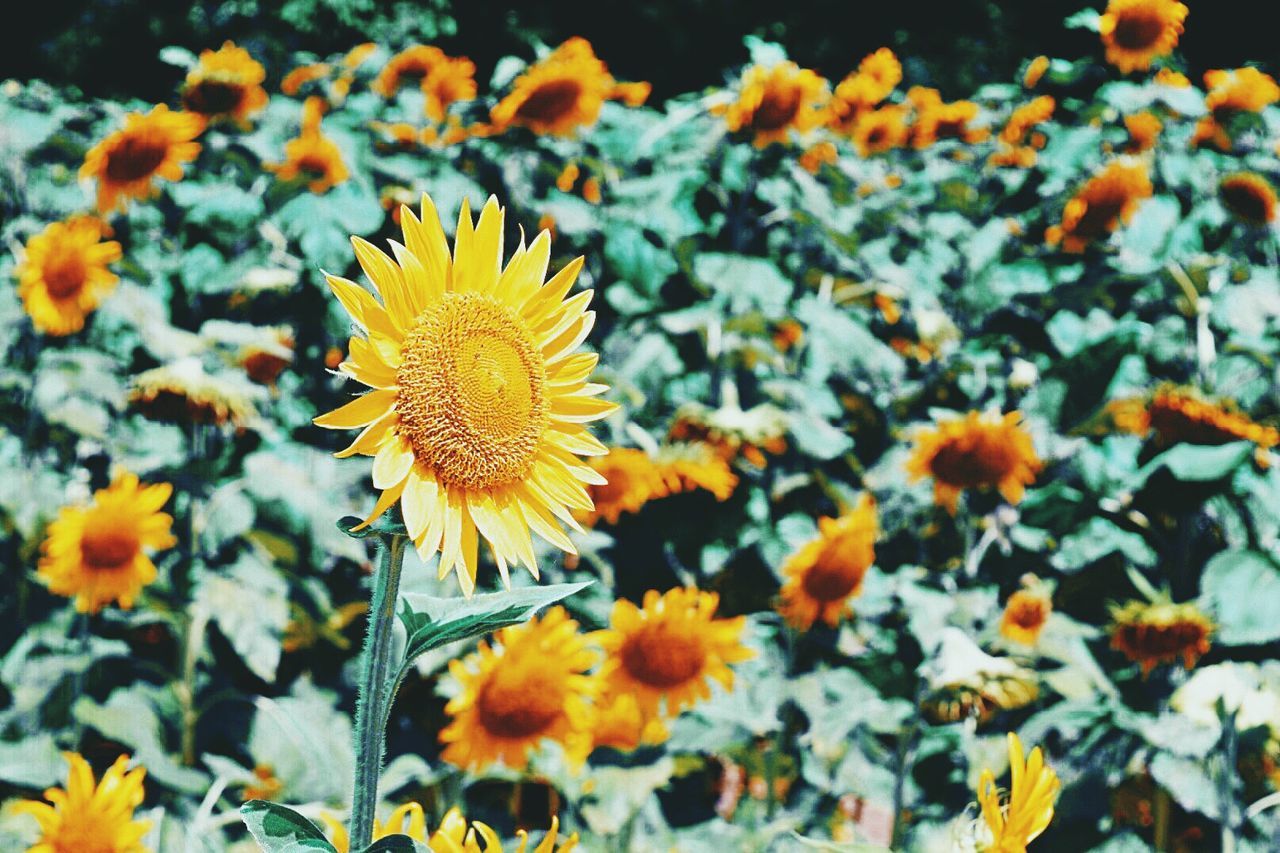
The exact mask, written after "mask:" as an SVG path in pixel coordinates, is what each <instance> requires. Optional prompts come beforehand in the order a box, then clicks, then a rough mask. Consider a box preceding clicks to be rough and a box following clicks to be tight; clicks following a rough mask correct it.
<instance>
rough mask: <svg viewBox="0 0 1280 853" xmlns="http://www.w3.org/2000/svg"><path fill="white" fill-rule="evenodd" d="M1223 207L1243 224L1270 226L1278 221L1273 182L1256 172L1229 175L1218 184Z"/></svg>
mask: <svg viewBox="0 0 1280 853" xmlns="http://www.w3.org/2000/svg"><path fill="white" fill-rule="evenodd" d="M1218 198H1220V199H1222V206H1223V207H1225V208H1226V209H1227V210H1228V211H1230V212H1231V213H1232V214H1234V215H1235V217H1236V218H1237V219H1239V220H1241V221H1242V222H1247V223H1248V224H1250V225H1259V226H1261V225H1269V224H1270V223H1272V222H1274V221H1275V219H1276V191H1275V188H1273V187H1272V186H1271V182H1270V181H1268V180H1267V179H1266V178H1264V177H1262V175H1259V174H1257V173H1256V172H1237V173H1235V174H1233V175H1227V176H1226V177H1225V178H1223V179H1222V182H1221V183H1220V184H1218Z"/></svg>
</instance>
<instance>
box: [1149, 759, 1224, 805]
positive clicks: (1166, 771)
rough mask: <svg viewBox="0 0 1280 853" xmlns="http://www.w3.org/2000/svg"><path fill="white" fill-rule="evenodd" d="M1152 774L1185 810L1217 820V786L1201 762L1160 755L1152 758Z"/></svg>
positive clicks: (1206, 766) (1206, 767)
mask: <svg viewBox="0 0 1280 853" xmlns="http://www.w3.org/2000/svg"><path fill="white" fill-rule="evenodd" d="M1150 769H1151V775H1152V776H1154V777H1155V780H1156V782H1157V784H1159V785H1160V787H1162V788H1164V789H1165V790H1166V791H1168V792H1169V793H1170V795H1172V796H1173V799H1174V800H1175V801H1176V802H1177V803H1178V805H1180V806H1182V807H1183V808H1184V809H1186V810H1187V811H1193V812H1200V813H1201V814H1202V815H1204V816H1206V817H1209V818H1216V817H1218V814H1219V812H1220V806H1219V797H1218V785H1217V783H1216V782H1215V781H1214V779H1213V776H1212V775H1211V773H1210V771H1209V766H1208V765H1207V764H1206V763H1205V762H1203V761H1197V760H1195V759H1192V758H1179V757H1177V756H1175V755H1170V754H1169V753H1167V752H1161V753H1158V754H1157V755H1156V757H1155V758H1153V759H1151V765H1150Z"/></svg>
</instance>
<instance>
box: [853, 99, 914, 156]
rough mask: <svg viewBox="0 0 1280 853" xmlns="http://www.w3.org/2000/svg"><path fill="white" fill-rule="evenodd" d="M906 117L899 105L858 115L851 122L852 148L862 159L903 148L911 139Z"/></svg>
mask: <svg viewBox="0 0 1280 853" xmlns="http://www.w3.org/2000/svg"><path fill="white" fill-rule="evenodd" d="M907 115H908V110H907V108H906V107H904V106H902V105H900V104H889V105H888V106H884V107H880V108H878V109H874V110H866V111H865V112H862V113H859V114H858V117H857V118H856V119H854V121H853V131H852V133H853V147H854V148H856V149H858V153H859V154H860V155H862V156H863V157H870V156H871V155H873V154H883V153H884V152H886V151H892V150H893V149H894V148H901V147H903V146H904V145H906V144H907V141H908V140H909V139H910V138H911V127H910V125H908V124H907Z"/></svg>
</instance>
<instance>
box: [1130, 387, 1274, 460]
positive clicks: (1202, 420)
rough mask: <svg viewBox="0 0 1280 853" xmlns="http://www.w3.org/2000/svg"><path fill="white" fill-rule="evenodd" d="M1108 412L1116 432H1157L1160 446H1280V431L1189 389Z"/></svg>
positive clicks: (1164, 389)
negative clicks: (1240, 444) (1238, 444)
mask: <svg viewBox="0 0 1280 853" xmlns="http://www.w3.org/2000/svg"><path fill="white" fill-rule="evenodd" d="M1107 409H1108V412H1109V414H1110V415H1111V418H1112V420H1113V422H1114V423H1115V425H1116V428H1117V429H1120V430H1121V431H1123V432H1129V433H1133V434H1135V435H1142V436H1145V435H1147V434H1148V433H1150V432H1152V431H1154V432H1155V438H1156V444H1158V445H1159V446H1161V447H1169V446H1171V445H1174V444H1178V443H1180V442H1185V443H1187V444H1207V445H1220V444H1228V443H1230V442H1233V441H1252V442H1253V443H1254V444H1256V445H1258V446H1259V447H1262V448H1272V447H1275V446H1276V445H1277V444H1280V430H1276V429H1275V428H1274V427H1269V426H1264V425H1263V424H1259V423H1255V422H1254V421H1253V420H1252V419H1250V418H1249V416H1248V415H1245V414H1243V413H1241V412H1239V411H1237V410H1236V409H1235V408H1234V407H1233V406H1232V405H1231V404H1229V403H1214V402H1210V401H1208V400H1205V399H1203V398H1202V397H1201V396H1200V395H1199V394H1198V393H1197V392H1196V391H1195V390H1193V389H1190V388H1179V387H1177V386H1165V387H1161V388H1159V389H1157V390H1156V391H1155V393H1154V394H1152V395H1151V399H1150V400H1149V401H1145V402H1144V401H1143V400H1141V399H1137V400H1116V401H1113V402H1112V403H1111V404H1109V405H1108V407H1107Z"/></svg>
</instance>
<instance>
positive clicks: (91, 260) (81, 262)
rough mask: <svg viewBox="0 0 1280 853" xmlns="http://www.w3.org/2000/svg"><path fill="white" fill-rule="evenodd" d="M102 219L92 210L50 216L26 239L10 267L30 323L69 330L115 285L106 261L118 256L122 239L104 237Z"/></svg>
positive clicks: (66, 332) (52, 330) (78, 326)
mask: <svg viewBox="0 0 1280 853" xmlns="http://www.w3.org/2000/svg"><path fill="white" fill-rule="evenodd" d="M108 232H109V229H108V228H107V225H106V223H104V222H102V221H101V220H99V219H96V218H94V217H92V216H75V217H72V218H71V219H68V220H66V221H65V222H53V223H51V224H49V225H47V226H45V229H44V230H43V231H41V232H40V233H39V234H36V235H35V236H33V237H32V238H31V239H30V240H28V241H27V245H26V247H25V249H24V251H23V254H22V260H21V262H19V264H18V267H17V269H16V270H15V271H14V272H15V274H16V275H17V277H18V296H20V297H21V298H22V305H23V308H25V309H26V312H27V314H28V315H30V317H31V322H32V324H33V325H34V326H35V327H36V328H37V329H39V330H40V331H42V332H44V333H45V334H47V335H70V334H73V333H75V332H78V331H80V330H81V329H83V328H84V321H85V317H87V316H88V315H89V313H90V312H92V311H93V310H94V309H95V308H97V307H98V304H99V303H100V302H101V301H102V299H103V297H104V296H106V295H107V294H108V293H110V292H111V291H112V290H113V289H114V288H115V286H116V281H117V278H116V275H115V273H113V272H111V271H110V270H109V269H107V264H111V263H114V262H116V261H118V260H120V257H121V251H120V244H119V243H117V242H116V241H115V240H106V241H104V240H103V239H102V238H103V236H104V235H105V234H107V233H108Z"/></svg>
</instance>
